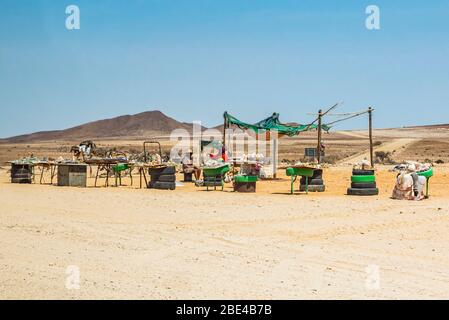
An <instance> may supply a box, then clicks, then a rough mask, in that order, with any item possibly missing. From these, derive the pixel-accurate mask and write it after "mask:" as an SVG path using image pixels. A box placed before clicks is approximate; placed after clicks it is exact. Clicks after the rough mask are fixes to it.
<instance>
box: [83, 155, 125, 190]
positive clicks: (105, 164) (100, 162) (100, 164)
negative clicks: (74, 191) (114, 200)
mask: <svg viewBox="0 0 449 320" xmlns="http://www.w3.org/2000/svg"><path fill="white" fill-rule="evenodd" d="M84 162H85V163H86V164H88V165H96V166H97V172H96V174H95V183H94V186H95V187H96V186H97V180H98V175H99V172H100V171H102V170H104V171H106V179H105V186H106V187H108V186H109V174H110V173H111V172H112V171H113V170H112V167H113V166H115V165H117V164H119V163H126V164H128V161H127V160H123V159H115V158H111V159H109V158H102V159H88V160H85V161H84ZM130 170H131V171H132V168H131V169H130ZM131 171H130V176H131V184H132V174H131ZM114 175H115V177H116V179H115V186H117V175H116V173H115V172H114ZM120 182H121V177H120Z"/></svg>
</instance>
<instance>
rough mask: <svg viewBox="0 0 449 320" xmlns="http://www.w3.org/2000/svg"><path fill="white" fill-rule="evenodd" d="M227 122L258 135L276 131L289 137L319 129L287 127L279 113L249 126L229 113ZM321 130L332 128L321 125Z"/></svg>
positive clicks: (305, 126) (226, 114) (301, 125)
mask: <svg viewBox="0 0 449 320" xmlns="http://www.w3.org/2000/svg"><path fill="white" fill-rule="evenodd" d="M224 117H225V120H226V122H227V123H228V124H234V125H236V126H237V127H239V128H240V129H251V130H253V131H254V132H256V133H258V132H259V131H271V130H276V131H277V132H278V134H280V135H288V136H295V135H297V134H299V133H300V132H303V131H308V130H313V129H317V128H318V126H317V125H316V124H311V125H305V124H299V125H296V126H291V125H286V124H283V123H281V122H280V121H279V113H273V115H272V116H270V117H268V118H266V119H264V120H262V121H259V122H257V123H255V124H249V123H245V122H243V121H240V120H239V119H237V118H236V117H234V116H231V115H230V114H229V113H227V112H225V113H224ZM321 129H323V130H325V131H329V129H330V126H328V125H325V124H323V125H321Z"/></svg>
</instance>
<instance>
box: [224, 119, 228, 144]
mask: <svg viewBox="0 0 449 320" xmlns="http://www.w3.org/2000/svg"><path fill="white" fill-rule="evenodd" d="M226 113H227V112H225V113H223V147H226V126H227V124H228V123H227V121H226Z"/></svg>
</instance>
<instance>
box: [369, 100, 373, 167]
mask: <svg viewBox="0 0 449 320" xmlns="http://www.w3.org/2000/svg"><path fill="white" fill-rule="evenodd" d="M368 125H369V156H370V162H371V167H374V155H373V108H371V107H369V108H368Z"/></svg>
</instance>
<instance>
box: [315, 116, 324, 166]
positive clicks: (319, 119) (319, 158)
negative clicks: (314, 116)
mask: <svg viewBox="0 0 449 320" xmlns="http://www.w3.org/2000/svg"><path fill="white" fill-rule="evenodd" d="M322 116H323V111H322V110H321V109H320V110H318V145H317V148H316V152H317V161H318V163H321V118H322Z"/></svg>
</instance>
